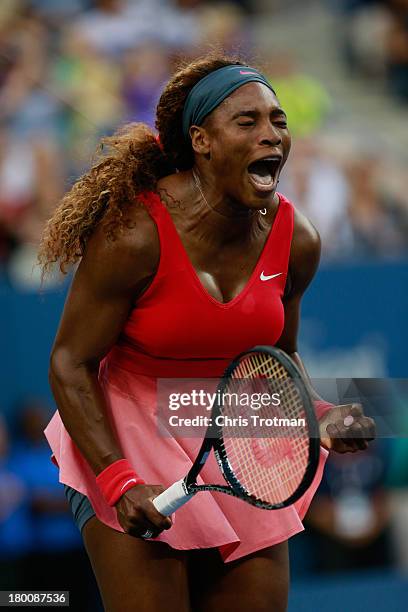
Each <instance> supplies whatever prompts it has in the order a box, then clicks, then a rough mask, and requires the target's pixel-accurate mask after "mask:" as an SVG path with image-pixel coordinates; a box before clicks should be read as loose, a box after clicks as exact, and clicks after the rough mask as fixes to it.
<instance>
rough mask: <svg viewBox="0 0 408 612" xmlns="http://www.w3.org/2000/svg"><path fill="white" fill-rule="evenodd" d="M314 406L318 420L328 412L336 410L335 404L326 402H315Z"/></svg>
mask: <svg viewBox="0 0 408 612" xmlns="http://www.w3.org/2000/svg"><path fill="white" fill-rule="evenodd" d="M313 404H314V408H315V412H316V416H317V418H318V419H321V418H322V417H323V416H324V415H325V414H326V412H328V411H329V410H331V408H334V404H330V402H325V401H324V400H315V401H314V402H313Z"/></svg>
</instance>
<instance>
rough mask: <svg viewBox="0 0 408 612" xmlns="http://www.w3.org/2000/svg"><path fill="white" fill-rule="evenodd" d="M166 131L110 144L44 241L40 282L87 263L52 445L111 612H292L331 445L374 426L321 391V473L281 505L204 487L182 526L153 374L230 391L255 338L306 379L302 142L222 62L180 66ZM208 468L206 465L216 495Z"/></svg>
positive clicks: (270, 94)
mask: <svg viewBox="0 0 408 612" xmlns="http://www.w3.org/2000/svg"><path fill="white" fill-rule="evenodd" d="M156 126H157V130H158V137H157V136H156V135H154V134H153V133H152V132H151V131H150V130H149V129H148V128H147V127H146V126H143V125H140V124H136V125H130V126H127V127H125V128H124V129H123V130H122V131H120V132H119V133H117V134H116V135H114V136H113V137H111V138H108V139H106V140H105V141H104V146H105V149H107V151H106V153H105V154H104V155H103V156H102V157H101V159H100V160H99V161H98V162H97V163H96V165H94V167H93V168H92V169H91V170H90V171H89V172H88V173H87V174H86V175H85V176H83V177H82V178H81V179H80V180H79V181H78V182H77V183H76V184H75V185H74V187H73V188H72V190H71V191H70V192H69V193H68V194H67V195H66V196H65V198H64V199H63V201H62V202H61V204H60V205H59V207H58V208H57V209H56V211H55V214H54V215H53V217H52V218H51V219H50V221H49V222H48V225H47V227H46V230H45V233H44V237H43V241H42V245H41V249H40V255H39V257H40V261H41V263H42V264H43V265H44V267H45V269H47V267H48V266H49V265H50V264H51V263H52V262H56V261H59V262H60V265H61V266H62V269H63V270H64V269H65V267H66V266H68V265H70V264H74V263H76V262H78V261H80V263H79V266H78V268H77V271H76V274H75V278H74V281H73V284H72V287H71V290H70V293H69V296H68V298H67V302H66V305H65V309H64V313H63V316H62V320H61V324H60V327H59V330H58V334H57V338H56V340H55V344H54V348H53V351H52V357H51V368H50V382H51V386H52V389H53V393H54V396H55V399H56V402H57V405H58V409H59V410H58V412H57V413H56V414H55V415H54V417H53V419H52V421H51V423H50V424H49V426H48V428H47V430H46V435H47V438H48V440H49V443H50V445H51V448H52V451H53V456H54V460H55V462H56V463H57V464H58V466H59V469H60V480H61V482H62V483H64V484H65V485H66V492H67V497H68V499H69V501H70V503H71V507H72V510H73V513H74V516H75V519H76V521H77V523H78V526H79V528H80V529H81V531H82V534H83V539H84V543H85V546H86V550H87V552H88V554H89V557H90V560H91V563H92V566H93V569H94V572H95V575H96V578H97V581H98V584H99V587H100V591H101V595H102V599H103V602H104V605H105V609H106V610H108V611H109V612H114V611H118V612H119V611H120V612H127V611H135V610H138V611H142V610H143V611H148V612H156V611H157V612H158V611H161V610H163V609H166V610H168V611H171V610H174V611H176V610H177V611H178V612H180V611H186V612H187V610H190V609H193V610H205V611H206V612H211V611H212V610H225V611H227V610H234V611H235V612H239V611H241V610H242V611H244V610H245V611H246V610H248V609H251V610H253V611H254V612H255V611H257V612H260V611H266V610H268V611H270V610H274V611H275V612H280V611H283V610H285V609H286V606H287V596H288V582H289V568H288V546H287V540H288V538H289V537H290V536H292V535H294V534H296V533H298V532H299V531H301V530H302V529H303V527H302V522H301V521H302V518H303V517H304V515H305V513H306V510H307V508H308V506H309V504H310V501H311V499H312V496H313V494H314V492H315V490H316V488H317V486H318V484H319V482H320V479H321V475H322V470H323V465H324V461H325V458H326V456H327V454H328V450H330V449H332V450H335V451H338V452H348V451H350V452H354V451H356V450H359V449H364V448H366V447H367V443H368V441H369V440H370V439H372V438H373V436H374V423H373V421H372V420H371V419H369V418H367V417H365V416H364V415H363V412H362V409H361V407H360V406H358V405H348V406H336V407H335V406H332V405H330V404H327V403H326V402H324V401H323V400H321V399H320V398H318V397H317V396H316V397H315V399H316V404H315V406H316V412H317V416H318V418H319V426H320V432H321V438H322V446H321V451H320V453H321V456H320V462H319V469H318V472H317V474H316V476H315V479H314V481H313V483H312V485H311V486H310V488H309V489H308V490H307V491H306V493H305V494H304V495H303V496H302V497H301V499H300V500H299V501H298V502H296V503H295V504H293V505H291V506H289V507H287V508H282V509H279V510H274V511H266V510H262V509H259V508H255V507H253V506H251V505H249V504H244V503H242V502H240V501H239V500H236V499H234V498H232V497H229V496H226V495H222V494H211V493H201V494H199V495H197V496H195V497H194V498H193V499H192V500H191V501H189V502H188V503H187V504H186V505H184V506H183V507H182V508H180V509H179V510H178V511H177V513H176V514H175V515H174V516H175V519H174V521H173V523H172V520H171V518H170V517H164V516H163V515H161V514H160V513H159V512H158V511H157V510H156V509H155V507H154V505H153V503H152V499H153V498H154V497H155V496H156V495H158V494H159V493H160V492H162V491H163V488H164V487H168V486H169V485H170V484H172V483H173V482H175V481H176V480H178V479H179V478H181V477H183V476H184V475H185V474H186V472H187V470H188V468H189V465H191V462H192V461H194V458H195V457H196V455H197V450H198V448H199V445H200V443H201V440H199V439H194V438H188V439H185V438H181V439H180V438H179V439H177V438H172V437H160V436H159V435H158V433H157V427H156V412H155V399H156V396H155V392H156V381H157V379H158V378H160V377H166V378H172V377H179V378H182V377H219V376H220V375H222V373H223V371H224V369H225V367H226V366H227V364H228V363H229V361H230V360H231V359H232V358H233V357H234V356H235V355H236V354H237V353H240V352H241V351H243V350H246V349H248V348H251V347H252V346H254V345H259V344H264V345H271V346H278V347H280V348H282V349H283V350H284V351H286V352H287V353H289V354H290V355H291V356H292V358H293V360H294V361H295V362H296V363H297V365H298V366H299V367H300V368H301V369H302V371H303V372H304V368H303V365H302V362H301V360H300V357H299V356H298V354H297V352H296V351H297V344H296V342H297V341H296V338H297V331H298V323H299V305H300V301H301V297H302V294H303V292H304V291H305V289H306V287H307V285H308V284H309V283H310V281H311V279H312V277H313V275H314V273H315V270H316V267H317V265H318V261H319V252H320V243H319V236H318V234H317V232H316V230H315V229H314V227H313V226H312V225H311V224H310V223H309V221H308V220H307V219H306V218H305V217H304V216H303V215H302V214H300V213H299V212H298V211H297V210H296V209H295V208H294V206H293V205H292V204H291V203H290V202H289V201H288V200H287V199H286V198H285V197H284V196H283V195H282V194H279V193H277V191H276V189H277V184H278V179H279V174H280V172H281V170H282V167H283V165H284V163H285V162H286V159H287V157H288V154H289V149H290V136H289V132H288V127H287V121H286V116H285V113H284V111H283V110H282V108H281V107H280V105H279V101H278V98H277V96H276V94H275V92H274V90H273V88H272V86H271V85H270V83H269V82H268V80H267V79H266V78H265V77H264V76H263V75H262V74H261V73H260V72H259V71H258V70H257V69H255V68H252V67H248V66H247V65H245V64H244V63H241V62H239V61H237V60H235V59H231V58H228V57H223V56H219V55H211V56H207V57H205V58H203V59H200V60H197V61H194V62H192V63H190V64H189V65H186V66H185V67H183V68H182V69H180V70H179V71H178V72H177V73H176V74H174V76H173V77H172V78H171V79H170V81H169V82H168V84H167V85H166V87H165V89H164V91H163V93H162V96H161V98H160V101H159V104H158V107H157V122H156ZM215 472H217V474H218V475H219V470H218V468H217V465H216V463H215V460H214V461H211V460H210V459H209V460H208V461H207V462H206V464H205V466H204V468H203V470H202V472H201V476H202V478H203V480H204V482H206V481H207V482H214V481H215V478H216V477H217V475H216V474H215ZM148 535H153V537H152V538H150V539H146V537H147V536H148ZM143 536H144V537H143Z"/></svg>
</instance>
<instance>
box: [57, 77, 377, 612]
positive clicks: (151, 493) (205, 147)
mask: <svg viewBox="0 0 408 612" xmlns="http://www.w3.org/2000/svg"><path fill="white" fill-rule="evenodd" d="M190 135H191V140H192V146H193V149H194V153H195V170H196V172H197V174H198V176H199V177H200V181H201V184H202V189H203V193H204V195H205V199H206V200H207V202H205V201H204V200H203V198H202V196H201V194H200V193H199V191H198V189H197V187H196V185H195V182H194V180H193V177H192V174H191V171H185V172H180V173H177V174H174V175H171V176H168V177H165V178H163V179H162V180H161V181H159V183H158V185H157V191H158V193H159V194H160V196H161V199H162V201H163V203H164V204H165V205H166V206H167V208H168V210H169V212H170V214H171V216H172V218H173V221H174V224H175V226H176V229H177V231H178V233H179V235H180V238H181V240H182V242H183V245H184V247H185V249H186V252H187V254H188V256H189V258H190V260H191V262H192V264H193V266H194V268H195V270H196V272H197V275H198V277H199V279H200V281H201V283H202V285H203V287H204V288H205V289H206V291H207V292H208V293H209V295H211V296H213V297H214V298H215V299H216V300H219V301H220V302H228V301H230V300H232V299H233V298H234V297H235V296H236V295H237V294H239V293H240V292H241V291H242V289H243V288H244V286H245V284H246V283H247V281H248V279H249V278H250V276H251V273H252V271H253V269H254V267H255V265H256V263H257V260H258V258H259V256H260V254H261V251H262V248H263V246H264V244H265V241H266V239H267V236H268V233H269V231H270V228H271V226H272V224H273V221H274V218H275V215H276V212H277V208H278V197H277V196H276V193H275V191H276V183H277V177H278V174H277V175H276V177H275V179H276V180H275V183H274V186H273V189H271V191H270V192H265V191H258V190H257V189H256V188H255V187H254V186H253V184H251V181H250V180H249V179H248V172H247V168H248V166H249V164H251V163H252V162H253V161H254V160H257V159H259V158H260V157H266V156H279V157H280V159H281V162H280V167H279V171H280V169H281V168H282V166H283V164H284V162H285V161H286V158H287V156H288V154H289V149H290V136H289V133H288V130H287V126H286V118H285V115H284V113H283V111H282V110H281V109H280V107H279V103H278V101H277V99H276V97H275V96H274V94H273V93H272V92H271V91H270V90H269V89H268V88H266V87H265V86H263V85H261V84H259V83H250V84H247V85H245V86H243V87H242V88H240V89H238V90H236V91H235V92H234V93H233V94H232V95H231V96H230V97H229V98H227V99H226V100H225V101H224V102H223V103H222V104H221V105H220V106H219V107H218V108H217V109H216V110H215V111H213V113H211V115H210V116H209V117H208V118H207V119H206V120H205V121H204V123H203V125H202V126H201V127H196V126H192V127H191V128H190ZM263 208H266V210H267V214H266V215H260V214H259V210H260V209H263ZM126 216H127V219H128V223H127V227H126V229H124V231H123V232H122V233H121V234H119V235H118V236H117V239H116V240H115V241H114V242H108V241H107V240H106V237H105V234H104V230H103V226H102V225H100V226H98V227H97V228H96V230H95V231H94V233H93V235H92V236H91V238H90V240H89V242H88V244H87V248H86V252H85V254H84V256H83V258H82V260H81V263H80V265H79V267H78V270H77V272H76V274H75V278H74V281H73V283H72V287H71V290H70V292H69V295H68V298H67V302H66V305H65V309H64V313H63V316H62V319H61V323H60V327H59V330H58V334H57V337H56V340H55V344H54V347H53V351H52V357H51V367H50V383H51V386H52V390H53V393H54V396H55V399H56V401H57V404H58V408H59V411H60V414H61V418H62V420H63V422H64V425H65V427H66V429H67V431H68V432H69V434H70V435H71V437H72V438H73V440H74V441H75V443H76V445H77V446H78V448H79V450H80V451H81V453H82V455H83V456H84V457H85V459H86V460H87V461H88V463H89V465H90V466H91V468H92V469H93V470H94V472H95V474H98V473H99V472H101V471H102V470H103V469H104V468H105V467H107V466H108V465H110V464H111V463H112V462H113V461H115V460H117V459H119V458H122V453H121V449H120V447H119V444H118V442H117V440H116V439H115V436H114V434H113V432H112V430H111V429H110V427H109V424H108V423H107V422H106V419H105V400H104V396H103V393H102V390H101V388H100V386H99V383H98V367H99V363H100V361H101V359H102V358H103V357H104V356H105V355H106V354H107V353H108V352H109V350H110V348H111V347H112V346H113V345H114V344H115V342H116V341H117V339H118V336H119V334H120V332H121V329H122V328H123V326H124V324H125V322H126V320H127V318H128V315H129V313H130V311H131V310H132V309H133V308H134V307H135V305H136V307H137V299H138V297H139V296H140V295H142V293H143V291H145V290H146V288H147V287H148V286H149V285H150V283H151V282H152V279H153V278H154V275H155V272H156V269H157V266H158V262H159V256H160V245H159V239H158V235H157V230H156V226H155V224H154V222H153V220H152V219H151V218H150V216H149V214H148V213H147V211H146V210H145V209H144V207H143V206H142V205H139V204H137V203H135V202H129V203H128V206H127V213H126ZM319 256H320V240H319V236H318V234H317V232H316V230H315V229H314V228H313V226H312V225H311V224H310V223H309V221H307V219H306V218H305V217H304V216H303V215H301V214H300V213H299V212H296V214H295V225H294V234H293V240H292V247H291V254H290V262H289V274H288V282H287V287H286V291H285V296H284V308H285V327H284V330H283V333H282V336H281V338H280V340H279V343H278V346H280V347H281V348H282V349H283V350H285V351H286V352H287V353H289V354H291V355H292V357H293V358H294V359H295V360H296V362H297V363H298V364H299V365H300V367H302V369H303V370H304V368H303V365H302V363H301V361H300V358H299V356H298V355H297V333H298V324H299V312H300V300H301V297H302V295H303V293H304V291H305V289H306V287H307V286H308V284H309V283H310V281H311V280H312V278H313V275H314V273H315V271H316V268H317V265H318V262H319ZM335 410H337V408H335V409H333V411H335ZM333 411H331V412H333ZM344 412H345V414H344V416H346V415H347V414H350V407H346V410H345V411H344ZM334 416H335V418H333V419H330V418H328V419H327V418H326V422H325V426H324V431H322V434H324V435H327V434H329V433H330V432H329V427H330V425H331V426H332V428H333V427H336V428H337V427H338V421H339V415H338V414H335V415H334ZM340 416H343V415H340ZM365 418H366V417H363V416H358V417H357V415H356V420H357V423H358V425H359V426H360V428H361V431H362V432H363V433H364V432H367V427H368V424H367V423H363V422H362V420H361V419H365ZM370 426H371V424H370ZM326 428H327V431H326ZM367 439H369V437H368V436H367ZM340 442H341V444H344V450H341V449H342V448H343V447H341V446H340ZM363 442H364V440H363ZM360 443H361V439H360ZM348 444H350V441H349V442H348ZM365 444H366V443H365ZM336 445H337V448H336ZM327 446H328V447H329V446H332V447H333V448H335V449H336V450H340V452H344V451H345V450H351V446H350V445H349V446H347V443H345V442H343V441H340V440H337V439H336V440H333V439H330V437H328V438H327ZM162 490H163V487H162V486H161V485H160V483H157V484H153V483H149V484H147V485H139V486H137V487H135V488H133V489H130V490H129V491H128V492H127V493H126V494H125V495H123V496H122V498H121V499H120V500H119V502H118V503H117V505H116V510H117V514H118V520H119V522H120V524H121V525H122V527H123V529H124V531H125V534H122V533H119V532H115V531H114V530H111V529H109V528H108V527H106V526H105V525H103V524H102V523H100V522H99V521H98V520H97V519H96V518H95V517H94V518H93V519H91V520H89V521H88V523H87V524H86V526H85V528H84V531H83V534H84V541H85V545H86V547H87V550H88V554H89V557H90V559H91V562H92V565H93V568H94V571H95V575H96V577H97V580H98V583H99V586H100V589H101V593H102V596H103V599H104V603H105V606H106V609H107V610H110V611H113V610H120V611H121V612H126V611H127V610H129V611H130V610H135V609H138V610H149V611H156V610H159V609H163V607H164V605H165V606H166V609H167V610H186V611H187V610H188V609H189V603H188V592H189V591H188V579H187V575H188V573H189V569H188V565H189V563H190V561H189V563H187V560H188V559H191V558H193V557H194V555H198V556H200V558H204V556H205V555H206V554H207V555H208V554H210V552H208V551H196V553H191V551H188V553H191V554H189V556H188V558H187V556H186V555H187V553H182V552H180V551H174V550H170V549H169V548H168V547H166V545H164V544H162V543H160V542H156V543H153V544H152V543H149V542H145V541H143V540H141V539H138V538H134V537H131V536H138V535H141V534H142V533H143V532H144V531H145V530H146V529H152V530H153V532H154V534H155V535H157V534H159V533H160V532H161V531H162V530H163V529H168V528H170V527H171V519H170V518H165V517H163V516H162V515H161V514H159V513H158V512H157V511H156V509H155V508H154V506H153V504H152V501H151V500H152V498H153V497H155V496H156V495H157V494H158V493H159V492H160V491H162ZM212 554H213V556H214V558H213V559H212V566H213V567H214V568H217V569H216V574H215V575H214V581H213V582H212V583H211V584H209V585H208V587H207V591H205V590H204V591H201V595H202V600H201V602H200V603H197V606H196V607H195V608H194V609H195V610H199V609H203V610H204V609H205V610H206V611H207V612H211V611H212V610H219V609H223V610H234V611H235V612H239V611H240V610H244V609H248V607H251V609H252V610H254V611H258V612H261V611H264V610H265V611H266V610H270V609H274V610H275V611H276V612H284V610H285V609H286V602H287V591H288V552H287V543H286V542H283V543H282V544H278V545H276V546H273V547H270V548H268V549H265V550H261V551H257V553H254V554H253V555H250V556H249V557H245V558H244V559H242V560H238V561H237V562H233V563H230V564H227V565H228V568H226V567H224V566H223V564H222V562H221V560H220V557H219V554H218V552H217V551H213V553H212ZM159 560H160V563H158V561H159ZM207 569H208V568H207ZM260 570H262V571H260ZM135 576H137V580H135ZM264 576H266V577H267V578H265V579H264V578H263V577H264ZM118 585H121V587H120V588H119V587H118ZM174 585H177V588H175V587H174ZM254 593H257V594H258V595H257V598H256V601H255V600H254V598H253V594H254ZM249 594H250V595H249ZM122 595H123V596H122ZM249 596H251V601H248V597H249ZM142 602H143V605H142Z"/></svg>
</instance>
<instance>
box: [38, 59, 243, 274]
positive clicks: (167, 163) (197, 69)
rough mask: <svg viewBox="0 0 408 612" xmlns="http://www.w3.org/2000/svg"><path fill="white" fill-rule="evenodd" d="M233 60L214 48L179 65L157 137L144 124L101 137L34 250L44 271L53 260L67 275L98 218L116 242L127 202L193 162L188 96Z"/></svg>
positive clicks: (163, 100) (164, 98)
mask: <svg viewBox="0 0 408 612" xmlns="http://www.w3.org/2000/svg"><path fill="white" fill-rule="evenodd" d="M231 64H235V65H245V62H243V61H241V60H240V59H239V58H236V57H228V56H226V55H223V54H220V53H218V52H213V53H210V54H208V55H206V56H205V57H201V58H199V59H196V60H194V61H192V62H189V63H187V64H184V65H181V66H179V68H178V70H177V71H176V72H175V73H174V75H173V76H172V77H171V79H170V80H169V81H168V83H167V85H166V87H165V88H164V90H163V92H162V95H161V97H160V100H159V103H158V105H157V109H156V128H157V130H158V133H159V140H158V139H157V137H156V135H155V134H154V133H153V131H152V130H151V129H150V128H149V127H148V126H147V125H145V124H143V123H133V124H128V125H125V126H124V127H123V128H121V129H120V130H118V131H117V132H116V133H115V134H113V136H109V137H107V138H104V139H103V140H102V142H101V146H100V154H99V157H98V159H97V160H96V162H95V164H94V165H93V166H92V168H91V169H90V170H89V171H88V172H87V173H86V174H84V175H83V176H82V177H81V178H80V179H79V180H78V181H77V182H76V183H75V184H74V185H73V187H72V188H71V190H70V191H69V192H68V193H67V194H66V195H65V196H64V197H63V199H62V200H61V202H60V203H59V205H58V206H57V207H56V209H55V211H54V214H53V215H52V217H51V218H50V219H49V220H48V222H47V224H46V226H45V229H44V233H43V236H42V239H41V243H40V249H39V253H38V261H39V264H40V265H41V266H42V269H43V274H46V272H47V271H48V270H49V268H50V267H51V266H52V264H54V263H55V262H58V263H59V266H60V269H61V271H62V272H63V273H66V271H67V268H68V267H69V266H70V265H72V264H75V263H76V262H77V261H78V260H79V259H80V258H81V257H82V255H83V254H84V250H85V247H86V244H87V241H88V239H89V237H90V235H91V234H92V232H93V231H94V229H95V227H96V226H97V224H98V223H100V222H101V221H102V220H103V223H104V229H105V230H106V235H107V238H108V239H111V240H114V239H115V236H116V235H117V232H118V231H121V230H122V229H123V227H124V226H125V225H126V219H125V216H124V212H125V209H126V206H129V204H130V203H133V202H135V199H136V197H137V195H138V194H140V193H142V192H143V191H155V190H156V187H157V181H158V180H159V179H161V178H162V177H164V176H168V175H169V174H172V173H174V172H175V171H176V170H188V169H189V168H191V167H192V166H193V164H194V154H193V149H192V147H191V143H190V142H189V141H188V142H187V141H186V139H185V137H184V135H183V131H182V115H183V108H184V104H185V101H186V98H187V96H188V94H189V92H190V90H191V89H192V88H193V87H194V85H195V84H196V83H198V81H200V80H201V79H202V78H203V77H205V76H206V75H207V74H210V73H211V72H213V71H214V70H218V68H223V67H224V66H228V65H231Z"/></svg>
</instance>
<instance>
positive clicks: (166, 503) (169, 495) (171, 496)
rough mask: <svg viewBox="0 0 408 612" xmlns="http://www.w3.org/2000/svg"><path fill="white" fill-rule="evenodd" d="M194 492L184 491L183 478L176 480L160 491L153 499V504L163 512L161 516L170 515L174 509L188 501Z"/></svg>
mask: <svg viewBox="0 0 408 612" xmlns="http://www.w3.org/2000/svg"><path fill="white" fill-rule="evenodd" d="M193 495H194V493H186V486H185V484H184V480H178V481H177V482H175V483H174V484H172V485H171V486H170V487H169V488H168V489H166V490H165V491H163V493H160V495H158V496H157V497H155V498H154V500H153V506H154V507H155V508H156V510H158V512H160V514H163V516H170V514H173V512H175V511H176V510H178V509H179V508H181V506H184V504H185V503H186V502H188V501H189V500H190V499H191V498H192V497H193Z"/></svg>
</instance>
